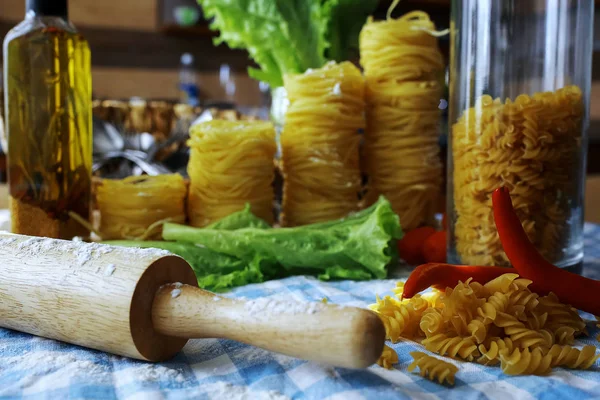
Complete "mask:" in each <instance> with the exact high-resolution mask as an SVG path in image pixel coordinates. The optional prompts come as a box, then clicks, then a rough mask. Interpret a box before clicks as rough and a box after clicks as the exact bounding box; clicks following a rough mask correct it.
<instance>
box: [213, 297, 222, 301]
mask: <svg viewBox="0 0 600 400" xmlns="http://www.w3.org/2000/svg"><path fill="white" fill-rule="evenodd" d="M213 301H221V298H220V297H219V296H215V297H213Z"/></svg>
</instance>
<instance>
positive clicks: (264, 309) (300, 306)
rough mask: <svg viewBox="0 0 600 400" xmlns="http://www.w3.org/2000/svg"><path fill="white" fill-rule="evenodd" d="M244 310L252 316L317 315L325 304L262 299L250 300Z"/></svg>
mask: <svg viewBox="0 0 600 400" xmlns="http://www.w3.org/2000/svg"><path fill="white" fill-rule="evenodd" d="M244 308H245V309H246V310H247V311H248V312H249V313H250V314H252V315H255V314H272V315H277V314H292V315H294V314H315V313H317V312H319V311H321V310H323V309H324V308H325V305H324V304H323V303H314V302H313V303H309V302H301V301H290V300H275V299H271V298H267V297H262V298H259V299H255V300H249V301H248V302H246V304H245V305H244Z"/></svg>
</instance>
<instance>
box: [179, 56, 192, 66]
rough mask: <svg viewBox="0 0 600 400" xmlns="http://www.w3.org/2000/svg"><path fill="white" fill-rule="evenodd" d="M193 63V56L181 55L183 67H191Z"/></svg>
mask: <svg viewBox="0 0 600 400" xmlns="http://www.w3.org/2000/svg"><path fill="white" fill-rule="evenodd" d="M193 62H194V56H193V55H191V54H190V53H183V54H182V55H181V63H182V64H183V65H192V63H193Z"/></svg>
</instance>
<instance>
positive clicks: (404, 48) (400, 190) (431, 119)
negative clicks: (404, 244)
mask: <svg viewBox="0 0 600 400" xmlns="http://www.w3.org/2000/svg"><path fill="white" fill-rule="evenodd" d="M432 31H435V25H434V24H433V22H432V21H431V20H430V19H429V16H428V15H427V14H426V13H424V12H419V11H416V12H412V13H408V14H406V15H404V16H403V17H401V18H399V19H396V20H394V19H390V18H389V16H388V20H387V21H379V22H373V21H372V20H370V21H368V22H367V24H365V26H364V27H363V29H362V31H361V33H360V62H361V64H362V66H363V67H364V73H365V78H366V100H367V130H366V134H365V145H364V152H363V163H364V169H365V172H366V173H367V175H368V179H369V184H368V185H369V186H368V194H367V196H368V197H367V202H368V203H372V202H374V201H375V200H376V199H377V197H378V196H379V195H381V194H383V195H385V196H386V198H387V199H388V200H389V201H390V202H391V204H392V206H393V208H394V211H395V212H396V213H397V214H398V215H399V216H400V220H401V221H402V226H403V228H405V229H407V230H410V229H413V228H416V227H418V226H419V225H421V224H424V223H428V222H431V219H432V218H433V216H434V213H435V211H436V210H435V208H436V205H437V204H436V201H438V200H439V193H440V190H441V184H442V165H441V161H440V158H439V144H438V138H439V129H438V123H439V116H440V114H439V113H440V111H439V109H438V104H439V101H440V97H441V95H442V84H441V80H442V78H443V71H444V61H443V57H442V54H441V53H440V51H439V49H438V45H437V39H436V37H435V36H434V35H432Z"/></svg>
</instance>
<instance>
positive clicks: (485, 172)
mask: <svg viewBox="0 0 600 400" xmlns="http://www.w3.org/2000/svg"><path fill="white" fill-rule="evenodd" d="M583 112H584V105H583V99H582V93H581V90H580V89H579V88H578V87H576V86H567V87H565V88H563V89H559V90H557V91H556V92H545V93H536V94H534V95H532V96H527V95H520V96H518V97H517V98H516V99H515V100H514V101H511V100H510V99H507V100H506V101H504V102H502V101H501V100H500V99H498V98H497V99H492V98H491V97H490V96H483V97H482V98H480V99H479V100H478V101H477V103H476V104H475V106H474V107H472V108H470V109H468V110H466V111H465V112H464V113H463V115H462V116H461V117H460V119H459V120H458V121H457V122H456V124H454V126H453V127H452V152H453V159H454V179H453V181H454V201H455V209H456V224H455V230H454V232H455V238H456V249H457V252H458V254H459V256H460V259H461V262H462V263H465V264H471V265H508V259H507V258H506V255H505V254H504V251H503V250H502V245H501V243H500V239H499V238H498V234H497V231H496V226H495V224H494V219H493V213H492V200H491V197H492V193H493V191H494V190H495V189H496V188H498V187H500V186H506V187H508V188H509V189H510V193H511V197H512V201H513V205H514V207H515V209H516V211H517V214H518V215H519V218H520V220H521V221H522V224H523V227H524V228H525V231H526V232H527V235H528V236H529V239H530V240H531V241H532V242H533V243H534V244H535V246H536V248H537V249H539V250H540V252H541V253H542V254H543V255H544V256H545V257H546V258H547V259H549V260H550V261H552V260H558V259H560V258H561V256H562V255H561V251H562V249H563V248H564V247H565V238H566V237H568V229H569V224H568V219H569V218H570V207H571V206H570V204H568V202H567V198H568V196H564V194H565V193H577V191H578V188H577V186H576V185H577V182H578V179H577V178H576V177H575V176H572V175H570V174H574V173H576V172H575V171H580V170H581V166H580V165H579V166H578V165H574V163H578V162H580V161H579V157H578V155H579V152H580V146H581V123H582V118H583Z"/></svg>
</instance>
